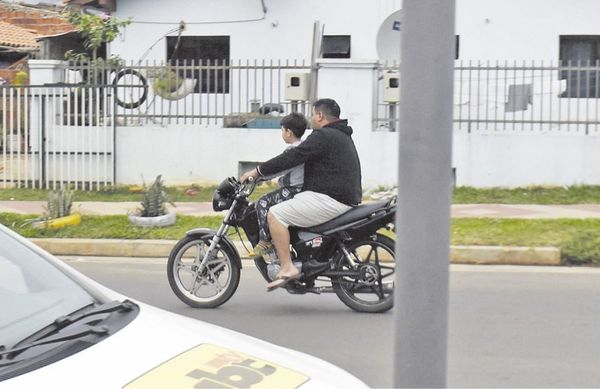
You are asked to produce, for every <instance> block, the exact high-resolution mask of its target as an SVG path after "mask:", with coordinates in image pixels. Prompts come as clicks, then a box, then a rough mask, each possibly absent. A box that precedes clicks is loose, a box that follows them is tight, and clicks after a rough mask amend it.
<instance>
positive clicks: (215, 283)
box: [167, 236, 240, 308]
mask: <svg viewBox="0 0 600 389" xmlns="http://www.w3.org/2000/svg"><path fill="white" fill-rule="evenodd" d="M211 239H212V236H203V237H198V236H186V237H185V238H183V239H182V240H180V241H179V242H178V243H177V244H176V245H175V247H173V250H171V254H170V255H169V261H168V262H167V276H168V279H169V285H170V286H171V289H172V290H173V292H174V293H175V295H176V296H177V297H178V298H179V299H180V300H181V301H183V302H184V303H186V304H187V305H189V306H190V307H193V308H215V307H218V306H219V305H222V304H224V303H225V302H227V300H229V299H230V298H231V296H233V294H234V293H235V291H236V290H237V287H238V285H239V283H240V268H239V267H238V266H237V264H236V262H235V259H234V258H235V253H233V252H231V250H230V249H229V248H228V247H224V246H221V247H216V248H215V249H214V251H213V255H212V258H211V259H209V262H208V265H207V266H206V269H205V270H204V271H203V272H202V273H201V274H199V272H198V266H199V264H200V262H202V258H203V257H204V254H205V253H206V251H207V250H208V248H209V246H210V241H211Z"/></svg>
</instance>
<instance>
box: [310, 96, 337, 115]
mask: <svg viewBox="0 0 600 389" xmlns="http://www.w3.org/2000/svg"><path fill="white" fill-rule="evenodd" d="M313 108H314V109H315V111H319V112H321V113H322V114H323V116H325V117H326V118H329V119H339V118H340V106H339V105H338V103H336V102H335V100H333V99H319V100H317V101H315V102H314V103H313Z"/></svg>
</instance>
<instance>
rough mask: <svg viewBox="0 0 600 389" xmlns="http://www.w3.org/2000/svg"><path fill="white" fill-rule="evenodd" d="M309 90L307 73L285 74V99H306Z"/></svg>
mask: <svg viewBox="0 0 600 389" xmlns="http://www.w3.org/2000/svg"><path fill="white" fill-rule="evenodd" d="M309 92H310V74H309V73H287V74H286V75H285V93H284V96H285V99H286V100H289V101H307V100H308V98H309V97H308V95H309Z"/></svg>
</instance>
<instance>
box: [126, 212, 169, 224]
mask: <svg viewBox="0 0 600 389" xmlns="http://www.w3.org/2000/svg"><path fill="white" fill-rule="evenodd" d="M127 217H128V218H129V221H130V222H131V223H133V224H135V225H136V226H140V227H166V226H170V225H173V224H175V219H176V216H175V212H169V213H167V214H166V215H161V216H150V217H149V216H140V215H139V213H137V214H136V213H130V214H129V215H127Z"/></svg>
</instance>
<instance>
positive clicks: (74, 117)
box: [0, 85, 115, 189]
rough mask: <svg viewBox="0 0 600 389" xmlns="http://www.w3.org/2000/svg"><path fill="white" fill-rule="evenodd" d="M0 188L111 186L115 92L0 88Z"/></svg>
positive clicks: (91, 88)
mask: <svg viewBox="0 0 600 389" xmlns="http://www.w3.org/2000/svg"><path fill="white" fill-rule="evenodd" d="M0 97H1V102H0V124H1V126H2V127H1V129H0V187H2V188H6V187H8V186H18V187H28V188H48V189H50V188H52V189H56V188H57V187H60V186H62V185H67V186H70V187H73V188H75V189H100V188H102V187H104V186H106V185H112V184H114V182H115V144H114V139H115V127H114V125H115V120H114V107H113V105H114V88H113V87H110V88H106V87H101V86H84V85H76V86H74V85H60V86H44V87H33V86H24V87H8V86H0Z"/></svg>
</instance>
